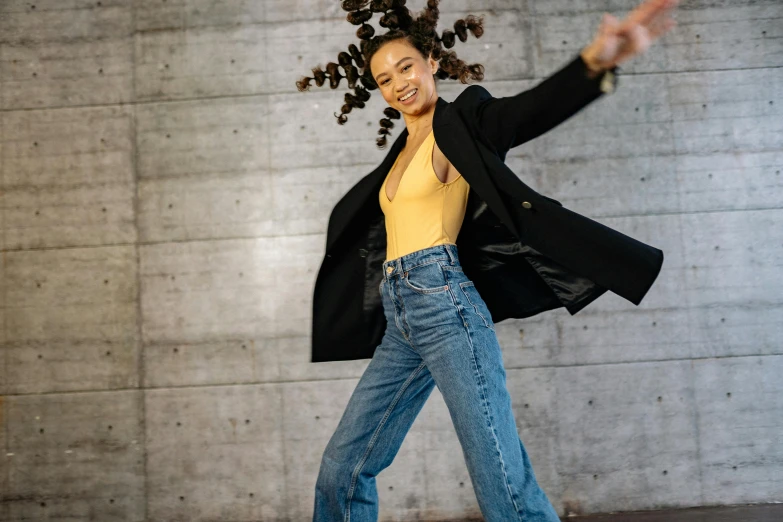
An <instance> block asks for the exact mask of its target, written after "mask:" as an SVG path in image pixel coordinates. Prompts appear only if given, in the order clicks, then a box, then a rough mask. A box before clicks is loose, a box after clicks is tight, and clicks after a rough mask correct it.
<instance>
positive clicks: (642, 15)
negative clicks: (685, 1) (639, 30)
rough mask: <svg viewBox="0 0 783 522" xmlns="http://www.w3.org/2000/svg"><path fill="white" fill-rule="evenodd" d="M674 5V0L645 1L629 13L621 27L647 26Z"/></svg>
mask: <svg viewBox="0 0 783 522" xmlns="http://www.w3.org/2000/svg"><path fill="white" fill-rule="evenodd" d="M676 3H677V1H676V0H647V1H646V2H644V3H643V4H641V5H639V6H638V7H637V8H636V9H634V10H633V11H631V13H630V14H629V15H628V16H627V17H625V20H623V24H622V25H623V26H627V27H632V26H634V25H648V24H649V23H650V22H651V21H652V20H653V19H654V18H655V17H656V16H658V15H660V14H661V13H662V12H664V11H668V10H669V9H671V8H673V7H674V5H676ZM670 4H672V5H670Z"/></svg>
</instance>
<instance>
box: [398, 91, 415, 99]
mask: <svg viewBox="0 0 783 522" xmlns="http://www.w3.org/2000/svg"><path fill="white" fill-rule="evenodd" d="M416 91H418V89H413V90H412V91H411V92H409V93H408V94H407V95H405V96H403V97H402V98H400V101H405V100H407V99H408V98H410V97H411V96H413V95H414V94H416Z"/></svg>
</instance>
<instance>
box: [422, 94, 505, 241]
mask: <svg viewBox="0 0 783 522" xmlns="http://www.w3.org/2000/svg"><path fill="white" fill-rule="evenodd" d="M448 105H449V104H448V102H446V101H445V100H443V99H442V98H439V99H438V102H437V105H436V106H435V115H434V116H433V123H432V127H433V131H434V132H435V142H436V143H437V144H438V147H440V150H441V151H443V154H445V155H446V158H448V160H449V161H450V162H451V164H452V165H454V167H455V168H456V169H457V170H458V171H459V172H460V174H462V175H463V176H464V177H465V180H466V181H467V182H468V185H470V188H471V189H472V190H474V191H475V192H476V194H478V196H479V197H480V198H481V199H483V200H484V201H485V202H486V203H487V206H488V207H489V208H490V209H491V210H492V212H494V213H495V215H497V216H498V218H500V220H501V221H502V222H503V224H505V225H506V226H507V227H508V229H509V230H510V231H512V232H513V233H514V234H515V235H517V236H519V231H518V230H517V227H516V225H515V224H514V220H513V219H512V218H511V215H510V214H509V212H508V209H507V208H506V205H505V204H504V203H503V200H502V199H501V197H500V193H499V192H498V190H497V188H496V187H495V184H494V183H493V181H492V178H491V177H490V175H489V172H487V168H486V165H484V162H483V161H482V159H481V158H482V156H481V152H480V151H479V149H478V146H477V144H476V142H475V140H474V138H473V136H471V134H470V132H469V131H468V129H467V127H466V126H465V124H464V123H463V122H462V120H461V119H460V116H459V114H458V113H457V112H456V111H455V109H454V108H453V107H449V106H448Z"/></svg>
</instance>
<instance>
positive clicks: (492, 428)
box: [457, 307, 524, 522]
mask: <svg viewBox="0 0 783 522" xmlns="http://www.w3.org/2000/svg"><path fill="white" fill-rule="evenodd" d="M457 311H459V314H460V317H462V320H463V324H465V334H466V335H467V336H468V346H470V354H471V359H472V361H473V367H474V369H475V370H476V377H477V379H478V383H479V386H480V388H481V398H482V400H483V401H484V404H483V406H484V413H485V414H486V416H487V419H488V420H489V429H490V432H491V433H492V439H493V440H494V441H495V451H496V452H497V455H498V460H499V461H500V469H501V471H503V478H504V479H505V483H506V491H508V495H509V498H510V499H511V503H512V504H513V505H514V510H515V511H516V513H517V517H519V521H520V522H524V520H523V519H522V517H521V515H520V513H519V506H517V500H516V498H515V497H514V492H513V491H511V484H509V482H508V473H506V464H505V462H503V453H502V452H501V451H500V442H499V441H498V437H497V433H495V426H494V424H492V416H491V415H490V413H489V406H488V404H487V390H486V384H485V382H484V381H485V380H484V378H483V377H484V376H483V374H482V373H481V370H480V367H479V364H478V361H477V360H476V351H475V349H474V346H473V340H472V339H471V338H470V329H469V328H468V326H467V321H465V318H464V316H462V311H460V310H459V307H458V308H457Z"/></svg>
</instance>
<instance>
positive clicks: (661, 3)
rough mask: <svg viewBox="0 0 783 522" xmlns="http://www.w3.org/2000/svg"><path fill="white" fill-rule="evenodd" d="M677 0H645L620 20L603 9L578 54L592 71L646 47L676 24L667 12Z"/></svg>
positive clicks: (631, 55)
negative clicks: (594, 30)
mask: <svg viewBox="0 0 783 522" xmlns="http://www.w3.org/2000/svg"><path fill="white" fill-rule="evenodd" d="M678 3H679V0H646V1H645V2H642V3H641V4H640V5H639V6H637V7H636V9H634V10H633V11H631V12H630V13H629V14H628V16H626V17H625V19H624V20H622V21H620V20H618V19H617V18H616V17H614V16H612V15H610V14H609V13H604V17H603V19H602V20H601V25H600V26H599V28H598V34H597V35H596V36H595V38H594V39H593V41H592V42H591V43H590V44H589V45H588V46H587V47H585V48H584V49H583V51H582V53H581V54H582V57H583V58H584V60H585V62H586V63H587V65H588V67H589V68H590V69H592V70H594V71H600V70H606V69H610V68H612V67H614V66H615V65H619V64H620V63H622V62H624V61H626V60H628V59H630V58H633V57H634V56H636V55H638V54H641V53H643V52H644V51H646V50H647V49H648V48H649V47H650V45H652V44H653V42H655V40H657V39H658V38H660V37H661V36H662V35H664V34H665V33H667V32H668V31H669V29H671V28H672V27H674V26H675V25H677V22H676V21H675V20H674V19H672V18H671V16H670V15H671V13H672V11H673V10H674V8H675V7H677V4H678Z"/></svg>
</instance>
